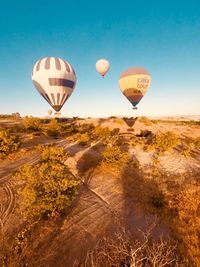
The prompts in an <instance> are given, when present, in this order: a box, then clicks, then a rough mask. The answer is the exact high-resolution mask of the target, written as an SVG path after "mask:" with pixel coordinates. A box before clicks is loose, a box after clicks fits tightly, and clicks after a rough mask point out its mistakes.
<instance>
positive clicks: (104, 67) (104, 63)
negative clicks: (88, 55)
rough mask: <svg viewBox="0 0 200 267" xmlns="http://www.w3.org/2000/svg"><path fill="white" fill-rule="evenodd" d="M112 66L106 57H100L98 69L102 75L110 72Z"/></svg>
mask: <svg viewBox="0 0 200 267" xmlns="http://www.w3.org/2000/svg"><path fill="white" fill-rule="evenodd" d="M109 68H110V63H109V62H108V60H106V59H99V60H98V61H97V62H96V70H97V71H98V72H99V73H100V75H101V76H102V77H104V76H105V74H106V73H107V72H108V70H109Z"/></svg>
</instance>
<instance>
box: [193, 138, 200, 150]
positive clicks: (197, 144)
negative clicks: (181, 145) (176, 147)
mask: <svg viewBox="0 0 200 267" xmlns="http://www.w3.org/2000/svg"><path fill="white" fill-rule="evenodd" d="M194 146H195V147H196V148H198V149H199V148H200V136H199V137H197V138H195V139H194Z"/></svg>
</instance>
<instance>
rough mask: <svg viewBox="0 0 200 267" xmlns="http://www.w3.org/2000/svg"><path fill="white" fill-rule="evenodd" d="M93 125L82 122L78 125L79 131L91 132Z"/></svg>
mask: <svg viewBox="0 0 200 267" xmlns="http://www.w3.org/2000/svg"><path fill="white" fill-rule="evenodd" d="M94 128H95V127H94V125H93V124H92V123H83V124H80V125H79V126H78V131H79V133H88V134H89V133H91V132H92V131H93V130H94Z"/></svg>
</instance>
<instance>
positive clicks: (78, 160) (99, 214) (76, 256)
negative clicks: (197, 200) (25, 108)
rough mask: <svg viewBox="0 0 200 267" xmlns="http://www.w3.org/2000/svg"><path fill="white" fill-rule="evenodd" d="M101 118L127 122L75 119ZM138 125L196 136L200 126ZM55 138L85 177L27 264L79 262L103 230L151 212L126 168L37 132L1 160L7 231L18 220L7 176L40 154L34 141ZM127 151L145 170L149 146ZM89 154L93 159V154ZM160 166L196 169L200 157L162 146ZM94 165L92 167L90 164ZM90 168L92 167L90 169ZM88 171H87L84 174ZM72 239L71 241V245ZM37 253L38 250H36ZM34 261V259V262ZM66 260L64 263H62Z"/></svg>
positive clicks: (1, 204)
mask: <svg viewBox="0 0 200 267" xmlns="http://www.w3.org/2000/svg"><path fill="white" fill-rule="evenodd" d="M78 123H80V124H82V123H94V124H95V125H97V124H99V123H100V124H101V126H102V127H109V128H110V129H111V130H112V129H114V128H120V132H121V133H122V134H123V133H126V132H127V129H128V128H129V127H128V126H127V125H126V123H124V122H123V121H122V120H118V121H117V122H116V120H115V119H109V120H105V119H102V120H99V119H86V120H82V121H80V122H78ZM142 130H149V131H152V132H153V133H157V132H163V131H173V132H176V133H178V134H179V135H180V136H182V137H184V136H190V137H197V136H200V133H199V128H196V127H194V128H193V129H192V131H191V127H189V126H176V125H171V124H169V125H168V124H166V123H159V124H152V125H151V126H145V125H143V124H142V123H139V122H136V123H135V125H134V134H137V133H138V134H139V133H140V132H141V131H142ZM52 142H53V143H57V144H58V145H60V146H62V147H64V148H65V149H66V150H67V151H68V152H69V154H70V157H69V158H68V160H67V161H66V165H67V166H68V167H69V169H70V170H71V171H72V173H73V174H74V175H80V176H82V177H84V179H83V185H82V188H81V190H80V192H79V196H78V197H77V199H76V201H75V202H74V204H73V206H72V207H71V208H70V209H69V211H68V213H67V215H66V216H65V217H64V218H62V219H61V220H60V222H59V223H58V224H57V225H56V231H55V228H51V227H49V228H48V227H47V226H44V231H41V232H40V238H38V241H37V240H36V242H35V243H34V247H33V248H32V249H33V253H32V256H31V257H32V259H34V260H33V261H32V265H31V266H37V267H38V266H49V267H51V266H52V267H54V266H67V267H71V266H73V263H74V262H75V261H77V266H80V265H79V263H80V262H81V260H82V259H83V258H84V257H85V255H86V253H87V250H88V249H89V248H91V247H92V246H93V245H94V243H95V242H96V241H97V240H98V238H99V237H101V236H102V235H103V234H104V233H105V232H112V231H113V230H114V229H116V228H117V227H119V225H120V227H121V226H122V227H126V228H127V227H128V228H132V227H133V228H136V227H140V228H144V229H145V227H146V225H147V221H148V220H152V219H153V218H151V216H150V215H149V214H146V213H145V214H144V213H143V212H142V211H141V209H140V207H138V206H137V199H135V198H134V195H133V193H132V191H131V190H132V189H131V187H130V186H129V185H128V184H127V182H126V181H127V180H126V179H127V174H126V172H124V173H115V172H114V173H113V172H110V171H108V170H105V169H104V170H102V169H99V168H95V167H96V164H97V163H98V160H99V155H98V153H97V152H96V151H95V150H94V149H92V148H91V147H81V146H79V145H77V144H75V143H69V142H68V141H67V140H56V141H55V140H47V139H45V138H41V139H40V138H35V139H33V140H29V141H27V142H25V143H24V145H23V149H24V150H25V153H22V154H18V155H12V157H9V158H7V159H6V160H3V161H0V227H1V229H3V231H5V233H11V232H12V231H13V229H14V228H15V227H17V225H18V224H20V222H21V221H20V218H19V217H18V216H17V215H16V200H15V197H16V195H15V190H16V189H15V185H14V184H12V182H11V180H10V177H11V176H12V174H13V172H14V171H15V170H16V169H17V168H18V167H20V166H22V165H24V164H26V163H30V164H34V163H36V162H37V161H38V160H39V153H38V152H36V151H35V150H34V146H35V145H36V144H38V143H43V144H49V143H52ZM130 153H131V155H132V156H133V157H134V158H135V159H137V160H138V161H139V163H140V164H141V166H142V168H144V169H146V170H148V168H151V166H152V161H153V151H149V152H145V151H143V150H142V149H141V148H140V147H136V148H133V149H131V150H130ZM91 159H92V160H91ZM159 160H160V163H159V166H160V168H161V170H162V171H165V172H168V173H171V174H173V173H174V174H176V173H179V174H182V173H185V172H190V171H191V172H193V171H196V170H199V169H200V157H198V155H197V156H196V157H195V158H193V157H189V158H186V157H184V156H182V155H180V154H179V153H178V152H177V151H173V152H166V153H165V154H164V155H163V156H161V157H160V159H159ZM92 166H93V167H94V168H91V167H92ZM89 169H90V170H89ZM85 174H87V175H85ZM131 177H132V178H133V181H134V179H135V182H137V183H139V182H140V181H141V180H142V179H143V177H139V175H138V174H137V173H132V174H131ZM13 225H14V226H13ZM155 232H156V234H157V235H159V234H160V233H166V234H168V233H169V230H168V228H167V227H166V226H165V225H163V224H161V225H159V227H157V228H156V229H155ZM72 244H73V245H72ZM38 255H39V256H38ZM33 262H34V264H33ZM66 263H67V265H66Z"/></svg>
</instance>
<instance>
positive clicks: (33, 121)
mask: <svg viewBox="0 0 200 267" xmlns="http://www.w3.org/2000/svg"><path fill="white" fill-rule="evenodd" d="M23 124H24V127H25V129H26V130H27V131H30V132H36V131H40V130H41V121H40V119H39V118H35V117H28V116H26V117H25V118H24V119H23Z"/></svg>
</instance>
